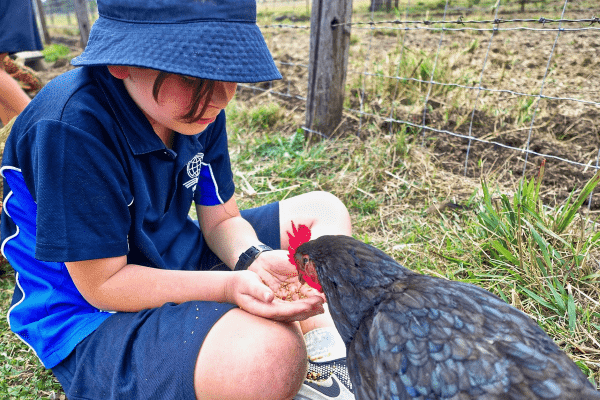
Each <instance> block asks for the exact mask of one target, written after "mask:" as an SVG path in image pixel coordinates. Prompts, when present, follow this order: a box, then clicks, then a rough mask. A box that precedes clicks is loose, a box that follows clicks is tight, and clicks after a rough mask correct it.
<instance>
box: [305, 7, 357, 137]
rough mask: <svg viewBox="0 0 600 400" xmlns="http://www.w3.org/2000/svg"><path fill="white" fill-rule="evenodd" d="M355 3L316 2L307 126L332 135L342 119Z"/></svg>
mask: <svg viewBox="0 0 600 400" xmlns="http://www.w3.org/2000/svg"><path fill="white" fill-rule="evenodd" d="M351 19H352V0H313V5H312V10H311V18H310V57H309V59H310V62H309V70H308V96H307V100H306V127H307V128H308V129H310V130H312V131H316V132H320V133H322V134H324V135H326V136H330V135H331V134H332V133H333V132H334V130H335V128H336V127H337V126H338V125H339V124H340V122H341V120H342V110H343V104H344V94H345V85H346V71H347V69H348V48H349V47H350V25H338V24H347V23H350V21H351Z"/></svg>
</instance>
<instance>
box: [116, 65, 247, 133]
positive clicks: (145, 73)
mask: <svg viewBox="0 0 600 400" xmlns="http://www.w3.org/2000/svg"><path fill="white" fill-rule="evenodd" d="M109 71H110V72H111V74H112V75H113V76H115V77H116V78H119V79H122V80H123V83H124V85H125V88H126V89H127V91H128V92H129V95H130V96H131V98H132V99H133V101H134V102H135V103H136V104H137V105H138V107H140V109H141V110H142V112H143V113H144V114H145V115H146V117H147V118H148V120H149V121H150V123H151V124H152V126H153V128H154V130H155V131H156V132H157V134H159V136H161V134H160V132H159V130H161V131H164V130H165V129H166V130H171V131H177V132H179V133H182V134H184V135H195V134H197V133H200V132H202V131H203V130H204V129H206V127H207V126H208V124H210V123H211V122H213V121H214V120H215V118H216V117H217V115H218V114H219V113H220V112H221V110H222V109H224V108H225V106H227V104H228V103H229V102H230V101H231V99H232V98H233V96H234V95H235V91H236V88H237V83H232V82H220V81H216V82H215V86H214V91H213V95H212V97H211V98H210V100H209V105H208V107H207V108H206V111H205V112H204V115H203V116H202V119H200V120H198V121H196V122H187V121H185V120H184V119H183V118H182V116H183V115H185V114H186V113H187V112H188V110H189V108H190V104H191V99H192V91H193V85H192V83H193V78H192V79H190V78H187V77H184V76H181V75H175V74H170V75H168V77H167V78H166V79H165V80H164V82H163V84H162V85H161V87H160V91H159V93H158V99H157V100H155V98H154V96H153V94H152V89H153V87H154V82H155V80H156V77H157V76H158V74H159V71H157V70H152V69H147V68H138V67H123V66H119V67H116V66H112V67H109ZM202 106H203V104H201V105H200V107H199V110H200V109H202Z"/></svg>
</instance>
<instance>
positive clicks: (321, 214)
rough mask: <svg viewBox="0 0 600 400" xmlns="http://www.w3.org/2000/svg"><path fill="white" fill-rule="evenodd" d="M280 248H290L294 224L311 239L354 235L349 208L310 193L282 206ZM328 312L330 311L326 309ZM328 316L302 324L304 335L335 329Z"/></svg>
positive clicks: (324, 195)
mask: <svg viewBox="0 0 600 400" xmlns="http://www.w3.org/2000/svg"><path fill="white" fill-rule="evenodd" d="M279 221H280V222H279V226H280V227H281V229H280V230H281V248H282V249H287V248H288V245H289V243H288V235H287V232H292V221H293V222H294V224H295V225H296V226H298V225H300V224H302V225H306V226H307V227H309V228H310V231H311V235H312V238H316V237H319V236H323V235H351V234H352V224H351V221H350V214H349V213H348V210H347V209H346V206H344V204H343V203H342V202H341V201H340V200H339V199H338V198H337V197H335V196H334V195H332V194H331V193H327V192H310V193H306V194H303V195H300V196H296V197H292V198H290V199H286V200H283V201H281V202H280V203H279ZM326 310H327V308H326ZM333 326H334V325H333V320H332V319H331V316H330V315H329V313H328V312H325V314H320V315H316V316H314V317H312V318H309V319H307V320H305V321H301V322H300V327H301V328H302V333H307V332H309V331H311V330H313V329H316V328H325V327H333Z"/></svg>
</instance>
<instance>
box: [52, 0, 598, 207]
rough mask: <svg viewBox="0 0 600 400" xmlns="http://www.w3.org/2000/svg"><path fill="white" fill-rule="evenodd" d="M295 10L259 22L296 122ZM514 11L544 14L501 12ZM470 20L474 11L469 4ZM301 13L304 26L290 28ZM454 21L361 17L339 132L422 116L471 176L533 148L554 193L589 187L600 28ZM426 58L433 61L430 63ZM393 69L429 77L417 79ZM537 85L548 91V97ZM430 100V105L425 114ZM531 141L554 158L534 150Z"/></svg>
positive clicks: (305, 48)
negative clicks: (434, 25) (436, 26)
mask: <svg viewBox="0 0 600 400" xmlns="http://www.w3.org/2000/svg"><path fill="white" fill-rule="evenodd" d="M556 13H557V11H555V12H550V11H549V13H548V14H547V15H546V16H545V17H546V18H553V17H558V16H555V15H554V14H556ZM589 13H590V10H587V9H586V10H581V11H577V10H573V11H571V12H570V13H569V15H568V16H565V18H573V19H576V18H589V17H591V14H590V15H588V14H589ZM289 17H290V18H289V19H287V20H286V19H284V18H281V17H280V18H278V21H274V22H273V23H275V24H280V23H281V24H283V25H284V26H283V27H282V26H273V25H269V26H261V28H262V30H263V34H264V35H265V39H266V41H267V43H268V45H269V47H270V49H271V51H272V52H273V54H274V57H275V59H276V61H277V62H278V67H279V69H280V70H281V72H282V74H283V76H284V79H283V80H282V81H278V82H272V83H271V82H269V83H264V84H261V85H260V86H261V87H262V88H265V89H271V90H272V91H274V92H278V93H281V94H282V95H280V96H278V98H279V100H280V101H281V102H282V104H285V105H286V107H287V108H288V109H289V110H290V111H292V110H293V113H291V114H293V117H292V121H293V122H292V123H293V124H295V126H294V127H292V129H291V130H290V131H293V130H295V129H296V128H297V127H298V126H301V125H302V124H303V123H304V102H303V101H302V100H299V99H298V97H306V95H307V94H306V92H307V80H308V65H307V64H308V59H309V43H310V32H309V29H308V27H309V25H310V22H309V21H306V20H298V19H296V18H295V17H294V16H293V15H290V16H289ZM427 17H428V18H429V19H431V20H436V19H441V18H442V16H441V15H436V14H431V15H429V16H427ZM516 17H518V18H539V15H538V14H535V15H533V14H532V15H522V14H519V15H499V18H505V19H510V18H516ZM394 18H395V17H394ZM394 18H390V19H394ZM412 18H413V19H415V17H412ZM457 18H458V15H449V16H447V17H446V19H447V20H456V19H457ZM463 18H464V20H469V19H470V18H471V17H470V16H469V15H468V14H463ZM383 19H385V16H384V17H383ZM360 21H368V18H367V17H366V16H364V17H362V19H361V17H360V16H357V17H355V19H354V21H353V22H360ZM292 23H294V24H295V25H296V26H297V27H296V28H289V27H286V25H289V24H292ZM446 26H447V27H448V28H450V29H456V28H461V30H446V31H444V32H443V33H442V32H441V31H440V30H432V29H420V28H425V27H426V26H425V25H410V26H409V28H410V29H409V30H405V29H401V30H399V29H397V28H398V27H399V25H398V24H377V25H374V26H369V25H353V26H352V27H351V32H352V34H351V41H350V43H351V46H350V51H349V53H350V56H349V63H348V75H347V81H346V103H345V107H346V110H345V111H344V118H343V121H342V124H341V125H340V127H339V128H338V130H337V131H336V135H356V134H359V135H363V136H364V135H368V134H370V132H373V131H374V130H377V129H379V130H381V131H390V132H391V133H394V132H397V131H399V130H400V129H402V125H403V124H402V123H401V122H396V121H409V122H411V123H414V124H416V125H421V124H422V123H423V121H424V122H425V125H426V126H428V127H431V128H433V129H434V130H426V131H425V132H424V133H423V132H422V131H420V130H414V141H415V142H423V143H425V145H426V146H428V148H429V149H430V151H431V152H432V153H433V154H434V155H435V157H434V159H435V160H437V162H438V163H439V165H440V166H441V167H443V168H444V169H447V170H450V171H452V172H454V173H455V174H459V175H463V174H465V165H466V175H467V176H469V177H479V176H481V175H484V176H485V175H489V174H493V175H494V176H495V177H496V179H500V180H512V181H516V180H517V179H519V178H521V176H522V174H523V170H524V165H525V157H527V162H526V168H525V171H526V175H527V176H532V175H533V174H535V173H536V171H537V168H538V166H539V164H540V163H541V160H542V159H546V173H545V176H544V187H545V188H546V189H545V190H546V193H545V197H546V199H547V200H549V201H552V200H554V199H556V200H562V199H564V198H566V197H567V196H568V194H569V193H570V192H571V191H572V190H573V189H576V188H581V187H582V186H583V184H584V183H585V182H586V181H587V180H588V179H590V178H591V176H592V175H593V174H594V172H595V171H596V169H595V166H596V165H597V163H598V157H599V150H600V136H599V135H600V134H599V127H598V122H597V121H598V116H599V114H600V105H599V104H595V103H598V102H600V92H599V91H598V89H597V86H598V83H599V82H600V72H599V71H600V26H598V24H596V25H595V26H589V23H570V24H565V25H564V26H562V27H563V28H565V29H564V30H563V31H561V32H560V33H559V32H558V31H557V30H556V29H555V28H557V27H558V24H557V23H552V24H545V25H543V26H542V25H541V24H539V23H509V24H501V25H498V27H499V28H500V30H498V31H494V32H493V31H492V30H491V29H490V28H491V25H490V24H485V25H482V24H470V25H465V26H462V25H458V24H447V25H446ZM405 27H407V26H406V25H404V26H402V28H405ZM417 28H419V29H417ZM429 28H430V27H429ZM515 28H518V29H515ZM523 28H535V29H540V28H547V30H544V31H538V30H527V29H523ZM479 29H483V30H479ZM507 29H508V30H507ZM53 40H54V42H56V43H62V44H65V45H67V46H69V47H70V48H71V49H72V51H73V54H78V53H79V52H81V48H80V47H79V43H78V39H77V38H76V37H70V36H60V35H54V36H53ZM438 49H439V50H438ZM410 60H412V62H413V63H414V68H413V65H412V64H410ZM436 60H437V61H436ZM419 62H420V64H419ZM402 63H404V64H407V65H408V66H407V67H406V70H405V71H401V70H400V67H398V65H399V64H402ZM427 63H429V64H428V68H429V69H427V68H425V67H424V66H425V64H427ZM434 65H435V67H436V72H435V73H434V81H436V82H439V83H444V84H449V85H439V84H436V85H433V86H432V87H431V89H430V88H429V84H428V83H427V82H428V81H429V80H430V75H429V73H430V72H431V71H432V70H433V66H434ZM484 66H485V68H484ZM48 67H49V68H48V70H47V71H42V72H40V77H41V78H42V80H43V81H44V82H48V81H49V80H50V79H52V78H53V77H55V76H57V75H58V74H60V73H63V72H65V71H66V70H68V69H70V68H71V67H70V66H69V65H68V64H67V65H65V61H61V60H59V61H58V62H57V63H55V64H54V65H49V66H48ZM395 76H401V77H403V78H407V77H408V78H413V79H417V80H420V82H410V83H412V85H411V86H409V85H406V84H405V81H404V82H403V81H401V80H398V79H396V78H394V77H395ZM479 87H481V88H483V89H485V90H479V89H478V88H479ZM261 93H262V92H261V91H256V90H249V89H244V88H241V89H240V92H239V95H238V96H239V97H241V98H243V99H251V98H253V97H256V96H258V95H260V94H261ZM428 93H429V95H428ZM540 94H541V95H543V96H545V97H543V98H539V95H540ZM425 98H427V112H425V113H423V109H424V104H425ZM415 99H416V100H415ZM356 110H363V113H362V114H361V113H360V112H357V111H356ZM390 116H391V117H392V118H393V119H394V120H395V121H394V122H393V123H392V126H391V127H390V122H389V120H388V121H386V120H385V119H389V117H390ZM435 130H438V131H448V132H452V133H455V134H458V135H464V136H466V137H473V138H476V139H479V140H480V141H477V140H468V139H466V138H464V137H459V136H456V135H452V134H447V133H439V132H436V131H435ZM505 146H509V147H512V148H514V149H510V148H507V147H505ZM515 149H521V150H515ZM523 149H528V150H529V151H532V152H535V153H539V154H543V155H545V156H537V155H535V154H532V153H530V154H526V153H525V152H523V151H522V150H523ZM467 153H468V158H467ZM561 159H562V160H568V161H571V163H569V162H565V161H561ZM592 209H594V210H598V209H600V195H595V196H594V198H593V200H592Z"/></svg>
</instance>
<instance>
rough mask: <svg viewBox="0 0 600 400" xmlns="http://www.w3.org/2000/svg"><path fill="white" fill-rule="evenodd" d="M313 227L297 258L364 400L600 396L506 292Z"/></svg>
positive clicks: (295, 250)
mask: <svg viewBox="0 0 600 400" xmlns="http://www.w3.org/2000/svg"><path fill="white" fill-rule="evenodd" d="M307 231H308V228H306V227H303V226H300V227H299V229H298V230H296V229H295V227H294V234H295V236H293V235H290V248H289V251H290V261H292V260H293V262H294V263H295V264H296V267H297V270H298V273H299V275H300V276H299V279H300V281H301V282H303V283H304V282H306V283H308V284H310V285H311V286H313V287H314V288H316V289H317V290H320V291H321V292H324V293H325V297H326V299H327V302H328V304H329V310H330V312H331V315H332V317H333V320H334V322H335V326H336V328H337V329H338V331H339V332H340V335H341V336H342V339H343V340H344V342H345V344H346V348H347V350H348V357H347V361H348V370H349V373H350V378H351V381H352V383H353V385H354V388H355V389H354V390H355V396H356V399H357V400H374V399H379V400H400V399H413V400H414V399H420V400H427V399H428V400H434V399H450V400H466V399H479V400H483V399H486V400H491V399H506V400H509V399H544V400H546V399H561V400H569V399H572V400H583V399H588V400H592V399H600V392H598V391H596V390H595V388H594V387H593V385H592V384H591V383H590V382H589V381H588V380H587V379H586V377H585V375H584V374H583V373H582V372H581V370H580V369H579V368H578V367H577V365H576V364H575V363H573V362H572V361H571V360H570V359H569V357H568V356H567V355H566V354H565V353H563V352H562V351H561V350H560V349H559V347H558V346H557V345H556V344H555V343H554V342H553V341H552V339H550V337H548V336H547V335H546V333H545V332H544V331H543V330H542V329H541V328H540V327H539V326H538V325H537V323H535V322H534V321H533V320H532V319H531V318H530V317H528V316H527V315H526V314H525V313H523V312H521V311H519V310H517V309H516V308H514V307H512V306H510V305H508V304H507V303H505V302H504V301H502V300H501V299H500V298H498V297H497V296H495V295H493V294H491V293H490V292H488V291H486V290H484V289H481V288H479V287H477V286H474V285H471V284H466V283H461V282H454V281H448V280H445V279H440V278H435V277H431V276H427V275H422V274H418V273H416V272H413V271H411V270H408V269H406V268H404V267H403V266H402V265H400V264H398V263H397V262H396V261H394V259H392V258H391V257H390V256H388V255H387V254H385V253H384V252H382V251H380V250H378V249H376V248H375V247H373V246H370V245H367V244H365V243H362V242H360V241H358V240H355V239H353V238H351V237H348V236H322V237H319V238H318V239H315V240H313V241H309V242H307V243H304V244H300V242H301V241H306V240H308V239H307V238H310V232H308V233H307ZM299 236H300V237H302V238H301V239H298V237H299Z"/></svg>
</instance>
